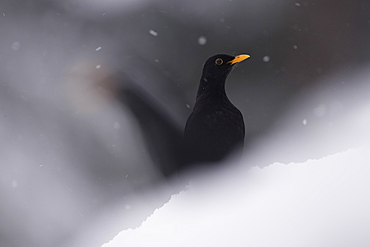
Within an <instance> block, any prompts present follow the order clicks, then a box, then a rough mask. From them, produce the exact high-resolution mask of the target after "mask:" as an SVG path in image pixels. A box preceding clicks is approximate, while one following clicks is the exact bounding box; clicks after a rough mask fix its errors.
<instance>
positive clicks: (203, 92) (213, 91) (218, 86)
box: [196, 76, 227, 100]
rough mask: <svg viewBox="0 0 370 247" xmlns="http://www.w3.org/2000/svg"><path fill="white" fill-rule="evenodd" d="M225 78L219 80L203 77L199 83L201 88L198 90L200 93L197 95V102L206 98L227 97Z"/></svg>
mask: <svg viewBox="0 0 370 247" xmlns="http://www.w3.org/2000/svg"><path fill="white" fill-rule="evenodd" d="M225 81H226V77H225V78H220V79H218V80H214V79H210V78H206V77H205V76H203V77H202V78H201V79H200V83H199V88H198V93H197V98H196V100H198V99H200V98H202V97H204V96H206V97H208V98H210V97H212V96H214V97H217V98H223V97H226V98H227V96H226V92H225Z"/></svg>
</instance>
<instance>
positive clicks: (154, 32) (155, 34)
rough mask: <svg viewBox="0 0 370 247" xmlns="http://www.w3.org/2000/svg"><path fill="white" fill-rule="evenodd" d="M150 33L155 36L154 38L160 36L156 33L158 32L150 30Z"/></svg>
mask: <svg viewBox="0 0 370 247" xmlns="http://www.w3.org/2000/svg"><path fill="white" fill-rule="evenodd" d="M149 33H150V34H151V35H153V36H155V37H156V36H158V33H157V32H156V31H154V30H152V29H151V30H149Z"/></svg>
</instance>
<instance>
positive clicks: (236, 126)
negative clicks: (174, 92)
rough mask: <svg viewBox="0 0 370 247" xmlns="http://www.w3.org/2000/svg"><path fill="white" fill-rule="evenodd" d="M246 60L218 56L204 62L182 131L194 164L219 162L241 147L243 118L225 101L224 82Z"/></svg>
mask: <svg viewBox="0 0 370 247" xmlns="http://www.w3.org/2000/svg"><path fill="white" fill-rule="evenodd" d="M247 58H249V55H239V56H236V57H234V56H230V55H225V54H219V55H215V56H212V57H211V58H209V59H208V60H207V61H206V62H205V64H204V66H203V73H202V76H201V79H200V84H199V89H198V93H197V97H196V103H195V105H194V109H193V112H192V113H191V115H190V116H189V118H188V120H187V123H186V126H185V131H184V138H185V143H186V146H188V147H192V150H193V151H192V154H191V155H192V156H193V159H192V160H193V161H194V162H218V161H221V160H222V159H224V158H225V157H227V156H228V155H229V154H231V153H232V152H237V151H238V150H241V149H242V148H243V145H244V135H245V127H244V121H243V116H242V114H241V112H240V111H239V110H238V109H237V108H236V107H235V106H234V105H233V104H232V103H231V102H230V100H229V99H228V97H227V95H226V92H225V81H226V78H227V76H228V75H229V73H230V72H231V70H232V68H233V66H234V65H235V64H237V63H239V62H241V61H243V60H245V59H247ZM194 150H195V152H194Z"/></svg>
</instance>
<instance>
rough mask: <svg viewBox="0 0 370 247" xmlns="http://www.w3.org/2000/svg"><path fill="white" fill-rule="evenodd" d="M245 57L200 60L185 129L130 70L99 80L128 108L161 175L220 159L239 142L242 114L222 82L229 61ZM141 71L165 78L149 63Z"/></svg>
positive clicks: (236, 146)
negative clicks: (197, 78)
mask: <svg viewBox="0 0 370 247" xmlns="http://www.w3.org/2000/svg"><path fill="white" fill-rule="evenodd" d="M248 57H249V56H248V55H240V56H236V57H234V56H229V55H216V56H213V57H211V58H209V59H208V60H207V61H206V63H205V64H204V67H203V74H202V76H201V80H200V85H199V90H198V94H197V98H196V103H195V106H194V109H193V113H191V115H190V117H189V119H188V121H187V123H186V127H185V131H184V129H183V127H182V126H181V124H178V123H177V122H176V121H174V119H173V116H171V114H169V113H168V111H166V109H165V107H163V105H162V104H161V103H159V100H158V99H156V98H155V97H154V95H153V94H151V93H150V92H148V89H146V88H145V87H143V86H141V85H140V83H138V79H137V78H136V77H135V76H130V75H129V74H127V73H124V72H122V71H121V72H119V71H117V73H115V75H114V76H113V77H107V78H105V80H104V81H103V82H102V83H101V85H104V88H105V89H107V90H109V91H110V92H111V94H112V95H115V98H116V99H118V101H119V102H120V103H122V104H123V105H124V108H125V109H129V110H130V111H131V113H132V114H133V116H134V117H135V118H136V120H137V124H138V126H139V127H140V129H141V132H142V134H143V137H144V139H145V143H146V146H147V149H148V152H149V153H150V155H151V157H152V160H153V163H154V164H155V165H156V166H157V168H158V169H159V170H160V171H161V172H162V174H163V175H164V176H165V177H172V176H173V175H175V174H179V173H181V172H182V171H183V170H187V169H189V168H192V167H194V166H198V165H199V163H204V162H217V161H220V160H222V159H223V158H225V157H226V156H228V155H229V154H230V153H231V152H233V151H234V150H237V149H238V148H239V149H241V148H242V146H243V139H244V132H245V130H244V123H243V117H242V115H241V113H240V111H239V110H238V109H236V107H235V106H233V105H232V103H231V102H230V101H229V100H228V98H227V96H226V93H225V88H224V87H225V80H226V77H227V76H228V74H229V73H230V72H231V70H232V68H233V67H234V65H235V64H237V63H239V62H241V61H243V60H245V59H247V58H248ZM144 71H145V73H147V74H148V76H147V78H157V79H159V78H160V79H161V80H165V78H163V77H161V76H160V75H158V74H156V73H155V71H154V70H151V69H150V68H146V69H145V70H144ZM168 84H171V82H170V81H168ZM179 100H181V99H179ZM183 105H185V102H184V103H183Z"/></svg>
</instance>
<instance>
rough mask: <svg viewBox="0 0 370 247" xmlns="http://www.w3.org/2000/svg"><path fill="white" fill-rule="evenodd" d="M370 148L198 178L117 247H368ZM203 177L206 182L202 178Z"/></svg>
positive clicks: (128, 232)
mask: <svg viewBox="0 0 370 247" xmlns="http://www.w3.org/2000/svg"><path fill="white" fill-rule="evenodd" d="M369 162H370V149H369V147H367V148H358V149H351V150H348V151H346V152H343V153H338V154H335V155H331V156H327V157H324V158H322V159H318V160H310V161H307V162H305V163H299V164H298V163H291V164H289V165H284V164H281V163H275V164H273V165H271V166H269V167H266V168H263V169H259V168H255V169H252V170H251V171H250V172H247V171H246V170H243V169H240V167H239V168H236V169H235V170H234V171H233V172H232V173H230V172H229V173H227V174H225V176H226V179H225V178H224V175H223V174H224V172H222V173H220V174H217V175H216V176H211V177H209V178H208V181H207V182H202V181H198V179H201V178H199V177H198V179H195V184H193V185H191V186H190V188H189V189H188V190H187V191H184V192H181V193H180V194H177V195H174V196H173V197H172V198H171V200H170V201H169V202H168V203H167V204H165V205H164V206H163V207H162V208H160V209H157V210H156V211H155V212H154V214H153V215H152V216H150V217H149V218H148V219H147V220H146V221H145V222H144V223H143V224H142V225H141V226H140V227H139V228H136V229H129V230H126V231H122V232H121V233H120V234H118V235H117V237H115V238H114V239H113V240H112V241H111V242H110V243H108V244H105V245H103V247H116V246H161V247H164V246H368V245H369V244H370V236H369V234H368V229H370V213H369V208H370V195H369V193H368V191H367V188H369V186H370V180H369V177H370V167H369V165H368V164H369ZM201 180H202V179H201Z"/></svg>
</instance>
